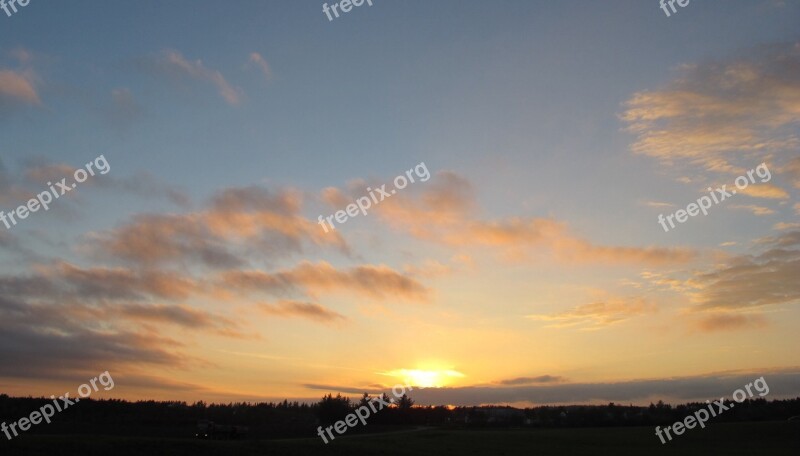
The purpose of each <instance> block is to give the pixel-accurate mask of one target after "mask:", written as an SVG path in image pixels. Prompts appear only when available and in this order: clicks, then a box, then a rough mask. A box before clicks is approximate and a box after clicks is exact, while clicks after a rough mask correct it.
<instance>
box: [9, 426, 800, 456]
mask: <svg viewBox="0 0 800 456" xmlns="http://www.w3.org/2000/svg"><path fill="white" fill-rule="evenodd" d="M0 454H3V455H25V456H53V455H82V456H94V455H98V456H99V455H104V456H105V455H108V454H114V455H115V456H129V455H148V456H157V455H169V456H184V455H185V456H206V455H236V456H256V455H258V456H267V455H281V456H282V455H287V456H289V455H296V456H304V455H351V456H358V455H389V456H392V455H430V456H441V455H487V456H512V455H526V456H529V455H537V456H550V455H553V456H555V455H559V456H561V455H568V456H572V455H576V456H581V455H600V454H602V455H606V454H609V455H615V456H626V455H631V456H643V455H661V454H663V455H681V456H692V455H707V456H711V455H718V454H725V455H753V456H769V455H786V456H789V455H791V456H796V455H798V454H800V423H797V422H765V423H730V424H729V423H719V424H715V425H713V426H709V427H707V428H706V429H704V430H702V429H694V430H691V431H688V432H687V433H685V434H683V435H682V436H679V437H677V438H676V439H675V440H673V441H671V442H668V443H667V444H666V445H662V444H661V442H660V441H659V440H658V438H657V437H656V436H655V434H654V430H653V428H651V427H638V428H590V429H518V430H515V429H504V430H437V429H426V430H420V431H415V432H406V433H396V434H382V435H375V436H355V437H349V438H348V437H345V438H337V439H336V440H335V441H333V442H331V443H330V444H328V445H323V444H322V442H321V440H320V439H319V438H316V439H297V440H282V441H233V442H227V441H201V440H189V439H143V438H126V437H109V436H81V437H80V438H78V437H65V436H22V437H21V438H19V439H15V440H13V441H11V442H4V443H3V444H2V445H0Z"/></svg>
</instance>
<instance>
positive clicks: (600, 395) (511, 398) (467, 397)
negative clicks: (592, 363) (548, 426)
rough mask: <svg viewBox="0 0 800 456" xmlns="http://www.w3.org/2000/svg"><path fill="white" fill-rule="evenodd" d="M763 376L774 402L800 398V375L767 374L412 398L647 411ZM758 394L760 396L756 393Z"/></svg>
mask: <svg viewBox="0 0 800 456" xmlns="http://www.w3.org/2000/svg"><path fill="white" fill-rule="evenodd" d="M761 376H763V377H764V379H765V380H766V382H767V384H768V385H769V388H770V392H769V397H770V398H773V399H778V398H794V397H796V396H798V395H800V369H798V368H793V367H787V368H783V369H762V370H755V371H735V372H722V373H713V374H707V375H697V376H690V377H673V378H664V379H642V380H629V381H609V382H593V383H560V384H543V385H518V386H465V387H460V388H426V389H415V390H414V391H412V392H411V393H410V396H411V397H412V398H413V399H414V401H416V403H417V404H418V405H439V404H452V405H456V406H471V405H479V404H498V405H500V404H521V403H522V404H529V405H544V404H586V403H593V404H607V403H609V402H617V403H626V404H627V403H633V404H639V405H647V404H648V403H650V402H656V401H658V400H665V401H680V402H686V401H696V402H702V401H705V400H713V399H718V398H720V397H722V396H725V397H730V394H731V393H732V392H733V391H735V390H737V389H739V388H742V386H743V385H747V384H749V383H752V382H753V380H755V379H757V378H759V377H761ZM754 394H756V395H757V394H758V393H757V392H755V391H754Z"/></svg>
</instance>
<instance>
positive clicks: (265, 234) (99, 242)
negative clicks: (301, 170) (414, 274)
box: [90, 186, 349, 269]
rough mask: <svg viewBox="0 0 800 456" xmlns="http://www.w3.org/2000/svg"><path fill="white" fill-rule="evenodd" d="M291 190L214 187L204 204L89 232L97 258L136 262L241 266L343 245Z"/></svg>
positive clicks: (343, 250) (346, 251) (221, 267)
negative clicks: (255, 260)
mask: <svg viewBox="0 0 800 456" xmlns="http://www.w3.org/2000/svg"><path fill="white" fill-rule="evenodd" d="M301 206H302V205H301V201H300V199H299V197H298V195H297V194H296V193H295V192H293V191H291V190H280V191H277V192H272V191H269V190H267V189H264V188H261V187H255V186H251V187H239V188H231V189H226V190H223V191H220V192H217V193H216V194H215V195H214V196H213V197H212V199H211V201H210V202H209V203H207V204H206V205H205V207H204V208H203V209H202V210H200V211H197V212H190V213H184V214H166V215H162V214H140V215H137V216H135V217H133V218H132V219H131V220H130V221H129V222H128V223H126V224H124V225H122V226H120V227H118V228H116V229H114V230H111V231H107V232H103V233H95V234H94V235H92V236H91V237H90V240H91V244H90V247H91V248H93V249H94V250H95V251H96V252H97V254H98V255H99V256H101V257H111V258H116V259H121V260H124V261H127V262H132V263H135V264H140V265H161V264H186V265H188V264H193V263H200V264H202V265H204V266H207V267H211V268H215V269H225V268H233V267H242V266H245V265H247V264H248V263H249V259H248V258H250V257H257V258H258V259H259V260H260V261H264V260H265V259H267V260H269V259H272V260H275V259H278V258H282V257H285V256H287V255H289V254H292V253H300V252H303V251H304V249H305V248H306V247H308V246H317V247H325V246H331V247H334V248H336V249H338V250H339V251H340V252H342V253H348V252H349V248H348V246H347V244H346V243H345V241H344V239H343V238H342V237H341V236H340V235H339V234H338V233H324V232H323V230H322V229H321V228H320V227H319V226H318V225H317V224H316V223H314V222H312V221H310V220H308V219H306V218H305V217H303V216H302V215H301V214H300V210H301Z"/></svg>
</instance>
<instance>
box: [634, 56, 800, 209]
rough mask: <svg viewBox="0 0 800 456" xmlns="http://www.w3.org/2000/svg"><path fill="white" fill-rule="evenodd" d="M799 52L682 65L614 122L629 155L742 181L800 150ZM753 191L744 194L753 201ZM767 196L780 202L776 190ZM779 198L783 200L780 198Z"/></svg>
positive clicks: (635, 98)
mask: <svg viewBox="0 0 800 456" xmlns="http://www.w3.org/2000/svg"><path fill="white" fill-rule="evenodd" d="M798 64H800V46H797V45H796V44H793V43H788V44H782V45H773V46H763V47H759V48H757V49H754V50H751V51H750V52H748V53H746V54H742V55H741V56H739V57H738V58H734V59H729V60H727V61H723V62H708V63H702V64H693V65H683V66H681V67H680V69H679V73H680V74H679V75H678V76H677V77H676V78H675V79H674V80H673V81H672V82H670V83H669V84H667V85H666V86H665V87H663V88H661V89H658V90H652V91H643V92H639V93H636V94H634V95H633V96H632V97H631V98H630V99H629V100H628V101H627V102H626V103H625V111H624V113H623V114H622V115H621V116H620V118H621V119H622V120H623V121H624V122H626V123H627V130H628V131H629V132H630V133H631V134H633V135H634V136H635V137H636V140H635V142H634V143H633V144H632V146H631V150H632V151H633V152H634V153H637V154H642V155H647V156H650V157H654V158H656V159H659V160H660V161H661V162H663V163H665V164H668V165H686V166H690V167H695V166H698V165H699V166H701V167H703V168H704V169H705V170H707V171H711V172H716V173H726V174H731V175H738V174H741V173H742V171H746V169H747V168H746V167H749V166H750V165H749V163H752V162H753V161H756V162H758V161H761V159H762V157H764V156H767V155H774V156H775V157H778V161H780V160H788V159H789V157H791V156H793V155H794V154H795V153H796V152H795V151H796V150H797V148H798V146H800V138H798V136H797V134H796V127H797V126H798V124H800V76H798V72H797V66H798ZM758 188H759V187H752V190H750V191H751V192H752V193H753V194H754V195H756V194H757V192H764V190H758ZM770 192H771V193H770V196H766V197H773V198H774V197H779V196H778V195H780V194H781V193H780V192H779V191H778V189H776V188H772V189H771V190H770ZM780 197H782V198H783V197H785V196H780Z"/></svg>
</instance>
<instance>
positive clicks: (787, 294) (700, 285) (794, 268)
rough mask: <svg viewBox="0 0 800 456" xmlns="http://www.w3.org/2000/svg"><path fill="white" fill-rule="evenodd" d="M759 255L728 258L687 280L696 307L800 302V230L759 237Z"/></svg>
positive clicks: (745, 306)
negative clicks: (761, 248) (761, 249)
mask: <svg viewBox="0 0 800 456" xmlns="http://www.w3.org/2000/svg"><path fill="white" fill-rule="evenodd" d="M759 244H760V245H761V246H762V247H763V248H765V249H766V250H764V251H763V252H762V253H760V254H756V255H741V256H736V257H733V258H731V259H729V260H728V261H727V262H725V263H722V264H720V265H719V266H717V267H716V268H715V269H713V270H711V271H708V272H699V273H697V274H695V275H694V276H693V277H691V278H690V279H689V280H687V282H686V285H687V286H688V287H689V290H690V293H689V296H690V298H691V300H692V303H693V304H694V305H695V306H696V310H698V311H701V310H706V311H708V310H719V311H724V310H735V309H748V308H757V307H762V306H777V305H784V304H797V303H798V302H800V281H798V280H797V277H800V231H789V232H786V233H781V234H780V235H779V236H775V237H767V238H764V239H761V240H759Z"/></svg>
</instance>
